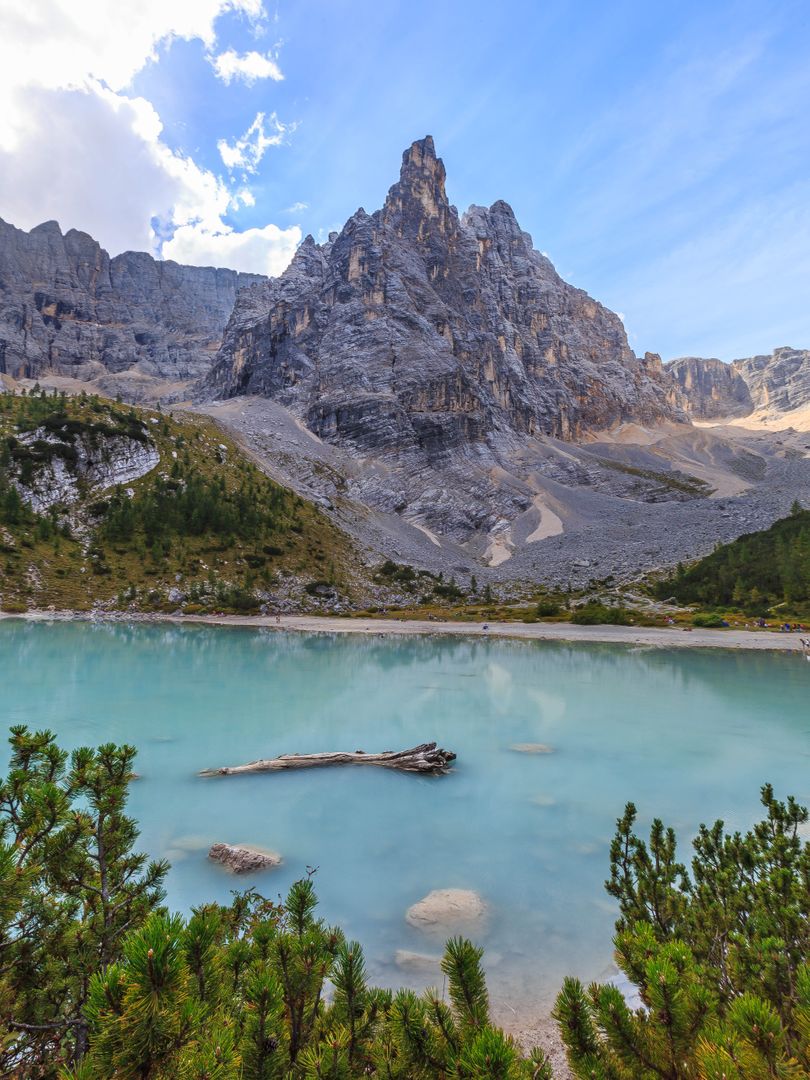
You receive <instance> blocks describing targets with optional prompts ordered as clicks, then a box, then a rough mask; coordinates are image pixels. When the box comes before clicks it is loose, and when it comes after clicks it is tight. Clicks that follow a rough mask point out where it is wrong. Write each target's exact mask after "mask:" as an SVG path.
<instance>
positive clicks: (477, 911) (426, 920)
mask: <svg viewBox="0 0 810 1080" xmlns="http://www.w3.org/2000/svg"><path fill="white" fill-rule="evenodd" d="M488 910H489V909H488V908H487V905H486V903H485V901H484V900H483V899H482V898H481V897H480V896H479V895H478V893H477V892H474V891H473V890H472V889H434V890H433V891H432V892H429V893H428V894H427V896H424V897H422V899H421V900H418V901H417V902H416V903H415V904H412V905H411V906H410V907H409V908H408V910H407V912H406V914H405V921H406V922H407V923H409V924H410V925H411V926H415V927H416V928H417V930H426V931H431V930H433V931H441V932H442V933H443V934H444V933H447V932H452V931H454V930H462V929H464V930H474V929H475V928H476V927H478V926H480V925H481V924H482V923H483V921H484V919H485V918H486V915H487V912H488Z"/></svg>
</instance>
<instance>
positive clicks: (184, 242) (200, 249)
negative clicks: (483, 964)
mask: <svg viewBox="0 0 810 1080" xmlns="http://www.w3.org/2000/svg"><path fill="white" fill-rule="evenodd" d="M300 243H301V230H300V229H299V228H298V226H297V225H293V226H292V228H290V229H280V228H279V227H278V225H265V226H264V228H262V229H245V230H244V231H243V232H235V231H234V230H233V229H227V228H226V229H224V230H222V231H220V232H210V231H208V230H206V229H204V228H202V227H200V226H197V225H183V226H181V227H180V228H179V229H177V231H176V232H175V234H174V236H173V237H172V239H171V240H170V241H169V242H168V243H167V244H164V245H163V255H164V257H165V258H167V259H175V260H176V261H177V262H182V263H192V264H193V265H195V266H211V265H213V266H230V267H231V268H232V269H233V270H245V271H247V272H249V273H260V274H272V275H276V274H280V273H281V272H282V271H283V270H284V269H285V268H286V266H287V264H288V263H289V261H290V259H291V258H292V257H293V255H294V254H295V249H296V248H297V247H298V245H299V244H300Z"/></svg>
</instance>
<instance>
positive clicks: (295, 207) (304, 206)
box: [283, 202, 309, 214]
mask: <svg viewBox="0 0 810 1080" xmlns="http://www.w3.org/2000/svg"><path fill="white" fill-rule="evenodd" d="M302 210H309V203H305V202H294V203H293V204H292V206H288V207H286V208H285V209H284V211H283V213H285V214H300V213H301V211H302Z"/></svg>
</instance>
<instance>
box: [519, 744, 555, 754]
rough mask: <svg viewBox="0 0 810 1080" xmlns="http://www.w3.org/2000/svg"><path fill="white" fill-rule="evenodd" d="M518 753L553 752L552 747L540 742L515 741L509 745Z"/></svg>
mask: <svg viewBox="0 0 810 1080" xmlns="http://www.w3.org/2000/svg"><path fill="white" fill-rule="evenodd" d="M509 749H510V750H515V751H516V752H517V753H518V754H553V753H554V747H553V746H547V745H546V743H541V742H516V743H512V745H511V746H510V747H509Z"/></svg>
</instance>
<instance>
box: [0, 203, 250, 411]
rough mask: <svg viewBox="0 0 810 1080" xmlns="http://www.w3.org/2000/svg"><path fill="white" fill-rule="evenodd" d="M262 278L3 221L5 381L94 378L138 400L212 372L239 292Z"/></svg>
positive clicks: (0, 370)
mask: <svg viewBox="0 0 810 1080" xmlns="http://www.w3.org/2000/svg"><path fill="white" fill-rule="evenodd" d="M261 280H263V279H262V277H261V275H259V274H240V273H237V272H236V271H234V270H223V269H214V268H213V267H198V266H180V265H179V264H178V263H174V262H168V261H167V262H162V261H159V260H157V259H153V258H152V257H151V255H147V254H146V253H145V252H135V251H127V252H124V254H122V255H117V256H115V258H112V259H111V258H110V257H109V255H108V254H107V252H106V251H104V249H103V248H102V247H101V246H100V245H99V244H98V243H97V241H95V240H94V239H93V238H92V237H91V236H88V234H87V233H83V232H78V231H77V230H75V229H71V230H69V231H68V232H67V233H64V234H63V233H62V231H61V229H60V227H59V225H58V224H57V222H55V221H47V222H45V223H44V224H42V225H38V226H37V227H36V228H34V229H32V230H31V231H30V232H23V231H22V230H21V229H16V228H14V226H13V225H9V224H7V223H6V222H4V221H2V220H0V374H6V375H10V376H13V377H17V378H38V377H40V376H42V375H44V374H49V375H58V376H66V377H69V378H76V379H81V380H82V381H91V380H92V381H94V382H96V385H98V386H99V388H100V389H101V390H103V391H106V392H107V393H113V394H114V393H117V392H119V391H120V392H122V393H123V394H124V396H126V397H127V398H129V399H135V400H136V399H138V398H139V397H141V396H143V395H144V394H147V393H148V392H149V389H150V386H152V385H153V384H155V383H156V381H159V385H158V386H157V389H158V392H160V391H165V390H166V389H167V387H166V385H165V384H177V383H181V384H182V383H183V382H185V381H188V380H190V379H194V378H197V377H199V376H201V375H202V374H204V373H205V372H206V371H207V370H208V369H209V367H210V365H211V361H212V358H213V356H214V354H215V352H216V350H217V348H218V346H219V343H220V341H221V338H222V331H223V329H224V327H225V324H226V322H227V320H228V317H229V315H230V313H231V310H232V308H233V305H234V300H235V298H236V293H237V290H238V289H239V288H240V287H241V286H243V285H249V284H253V283H255V282H257V281H261Z"/></svg>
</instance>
